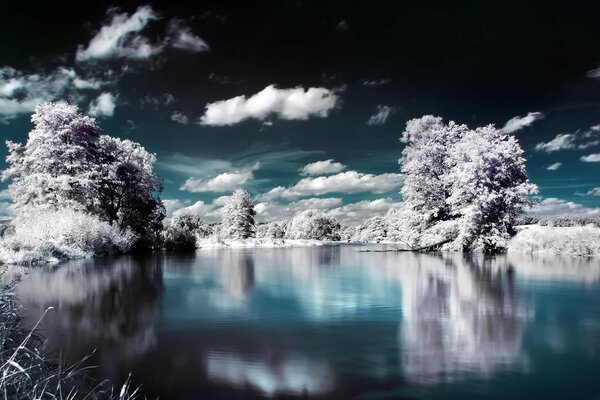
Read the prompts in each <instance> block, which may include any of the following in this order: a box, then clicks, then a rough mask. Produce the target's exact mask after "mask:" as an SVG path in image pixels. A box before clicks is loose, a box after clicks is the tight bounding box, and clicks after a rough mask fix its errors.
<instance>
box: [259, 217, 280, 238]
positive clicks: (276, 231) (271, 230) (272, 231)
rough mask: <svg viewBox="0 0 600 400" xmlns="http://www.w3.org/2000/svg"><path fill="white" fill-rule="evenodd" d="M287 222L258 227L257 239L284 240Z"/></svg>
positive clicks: (276, 222)
mask: <svg viewBox="0 0 600 400" xmlns="http://www.w3.org/2000/svg"><path fill="white" fill-rule="evenodd" d="M285 225H286V222H285V221H272V222H267V223H264V224H260V225H257V227H256V237H257V238H265V239H283V237H284V235H285Z"/></svg>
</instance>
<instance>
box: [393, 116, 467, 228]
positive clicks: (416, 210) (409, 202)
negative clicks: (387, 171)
mask: <svg viewBox="0 0 600 400" xmlns="http://www.w3.org/2000/svg"><path fill="white" fill-rule="evenodd" d="M467 130H468V128H467V127H466V126H465V125H457V124H455V123H454V122H450V123H449V124H447V125H446V124H444V123H443V121H442V119H441V118H439V117H434V116H432V115H425V116H423V117H421V118H417V119H412V120H410V121H408V122H407V124H406V130H405V131H404V132H403V134H402V138H401V139H400V140H401V141H402V142H403V143H405V144H406V147H405V148H404V150H403V151H402V157H401V158H400V164H401V166H402V167H401V170H402V172H403V173H404V175H405V180H404V186H403V187H402V196H403V199H404V204H403V208H404V209H405V210H410V211H412V221H411V222H410V223H411V224H413V225H415V227H418V229H422V230H424V229H427V228H429V227H431V226H432V225H434V224H435V223H436V222H437V221H442V220H445V219H447V218H448V216H449V214H450V209H449V205H448V204H447V203H446V199H447V198H448V196H449V195H450V183H449V182H448V180H447V179H446V174H447V171H448V168H449V167H451V160H449V157H448V149H449V148H452V146H454V144H455V143H456V142H457V141H458V140H460V138H461V137H462V136H463V135H464V133H465V132H466V131H467Z"/></svg>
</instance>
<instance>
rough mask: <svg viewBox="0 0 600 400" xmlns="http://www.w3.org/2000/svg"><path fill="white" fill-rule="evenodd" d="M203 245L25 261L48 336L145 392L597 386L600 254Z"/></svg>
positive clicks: (413, 392) (423, 395) (470, 394)
mask: <svg viewBox="0 0 600 400" xmlns="http://www.w3.org/2000/svg"><path fill="white" fill-rule="evenodd" d="M383 247H385V246H369V247H367V246H353V245H339V246H321V247H305V248H274V249H239V250H234V249H212V250H203V249H201V250H198V251H196V252H192V253H189V254H188V253H186V254H153V255H150V256H145V257H133V256H123V257H118V258H111V259H96V260H83V261H73V262H69V263H65V264H61V265H54V266H47V267H43V268H38V269H32V272H31V273H30V274H28V275H27V276H26V277H25V278H24V279H23V281H22V282H21V283H20V285H19V287H18V291H17V294H18V296H19V300H20V302H21V303H22V304H23V305H24V306H25V312H26V315H27V321H28V323H32V322H34V321H35V320H37V319H38V318H39V316H40V315H41V314H42V313H43V311H44V310H45V308H46V307H48V306H55V307H56V308H55V309H54V310H51V311H50V312H49V313H48V315H47V316H46V317H45V319H44V320H43V322H42V332H43V334H44V335H46V336H47V337H48V346H49V349H50V350H51V351H54V352H57V353H58V352H59V351H61V350H62V352H63V354H65V357H67V358H68V359H69V360H72V361H73V360H77V359H79V358H81V357H82V356H84V355H86V354H89V353H91V352H92V351H93V350H94V349H97V350H96V352H95V353H94V355H93V357H92V358H91V360H92V361H91V362H92V363H93V364H96V365H98V368H97V369H96V370H95V371H94V375H96V376H97V377H102V378H109V379H112V380H114V381H115V382H116V383H120V382H122V381H123V379H124V378H125V377H126V376H127V374H128V373H129V372H130V371H131V373H132V376H133V380H134V383H135V384H141V385H142V388H143V390H144V392H145V393H146V394H147V395H148V397H149V398H155V397H156V396H160V398H161V399H163V400H167V399H199V398H202V399H242V398H249V399H254V398H290V399H292V398H334V399H350V398H356V399H469V398H481V397H488V398H498V399H506V398H510V399H533V398H544V399H566V398H569V399H594V398H595V399H598V398H600V262H599V261H598V260H597V259H596V260H594V259H586V258H560V257H540V256H527V255H522V256H517V255H508V256H507V255H502V256H497V257H491V258H487V257H483V256H465V255H462V254H414V253H399V252H364V251H363V250H365V249H374V248H383Z"/></svg>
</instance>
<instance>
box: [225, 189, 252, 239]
mask: <svg viewBox="0 0 600 400" xmlns="http://www.w3.org/2000/svg"><path fill="white" fill-rule="evenodd" d="M255 215H256V212H255V211H254V203H253V202H252V198H250V194H248V192H247V191H245V190H244V189H237V190H236V191H235V192H233V194H232V195H231V196H230V197H229V198H228V199H227V201H226V202H225V205H224V206H223V208H222V209H221V218H222V219H221V231H220V235H221V237H223V238H226V239H247V238H250V237H254V236H255V227H254V216H255Z"/></svg>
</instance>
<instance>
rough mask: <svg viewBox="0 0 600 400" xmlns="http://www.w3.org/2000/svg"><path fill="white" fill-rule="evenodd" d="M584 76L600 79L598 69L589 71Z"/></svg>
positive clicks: (599, 70) (599, 69)
mask: <svg viewBox="0 0 600 400" xmlns="http://www.w3.org/2000/svg"><path fill="white" fill-rule="evenodd" d="M586 75H587V76H588V78H592V79H593V78H595V79H600V67H598V68H594V69H590V70H589V71H588V72H587V74H586Z"/></svg>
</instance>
